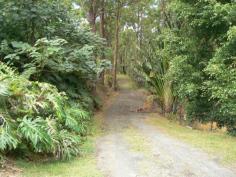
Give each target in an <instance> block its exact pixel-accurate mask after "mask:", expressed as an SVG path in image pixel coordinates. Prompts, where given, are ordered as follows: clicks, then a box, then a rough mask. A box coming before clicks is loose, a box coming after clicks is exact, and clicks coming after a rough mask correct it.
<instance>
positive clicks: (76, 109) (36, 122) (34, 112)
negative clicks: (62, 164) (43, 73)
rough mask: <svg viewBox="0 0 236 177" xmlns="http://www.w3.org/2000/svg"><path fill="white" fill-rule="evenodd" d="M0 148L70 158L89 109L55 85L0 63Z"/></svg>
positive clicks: (87, 118)
mask: <svg viewBox="0 0 236 177" xmlns="http://www.w3.org/2000/svg"><path fill="white" fill-rule="evenodd" d="M0 100H1V101H0V119H1V121H0V122H1V126H0V151H1V153H2V154H4V153H6V152H9V151H11V150H15V151H16V152H17V150H18V149H19V148H21V147H22V146H24V147H25V150H26V151H27V152H32V153H48V154H52V155H54V156H55V157H60V158H70V157H72V156H74V155H77V154H78V153H79V144H80V143H81V137H82V136H83V135H84V134H85V133H86V131H87V122H88V120H89V113H88V112H86V111H84V110H83V108H82V106H80V105H79V104H76V103H73V102H69V101H68V98H67V97H66V94H65V93H63V92H58V90H57V89H56V87H55V86H52V85H50V84H47V83H40V82H33V81H29V80H28V79H26V78H24V77H22V76H20V75H18V74H15V72H14V71H13V70H12V69H11V68H9V67H8V66H6V65H5V64H3V63H0Z"/></svg>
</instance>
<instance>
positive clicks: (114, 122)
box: [97, 79, 236, 177]
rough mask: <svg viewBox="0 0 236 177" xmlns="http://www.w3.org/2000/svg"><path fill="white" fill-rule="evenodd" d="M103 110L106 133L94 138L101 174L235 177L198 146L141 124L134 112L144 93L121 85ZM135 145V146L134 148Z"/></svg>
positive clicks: (109, 176) (141, 115) (142, 117)
mask: <svg viewBox="0 0 236 177" xmlns="http://www.w3.org/2000/svg"><path fill="white" fill-rule="evenodd" d="M127 82H129V81H127V80H125V79H123V80H121V81H120V84H121V89H120V91H119V93H118V96H117V97H116V98H115V100H114V101H113V103H112V105H111V106H110V107H109V108H108V109H107V110H106V112H105V129H106V133H105V135H104V136H103V137H101V138H99V139H98V141H97V158H98V159H97V160H98V167H99V169H101V170H102V172H103V173H104V176H105V177H236V174H235V173H234V172H232V171H230V169H227V168H226V167H223V166H221V165H220V164H218V163H217V161H216V160H214V158H212V157H210V156H209V155H208V154H207V153H204V152H202V151H201V150H199V149H196V148H193V147H192V146H190V145H188V144H186V143H183V142H180V141H179V140H176V139H174V138H172V137H169V136H168V135H166V134H163V133H162V132H161V131H159V130H158V129H157V128H156V127H153V126H151V125H148V124H146V123H145V121H144V120H145V118H146V117H148V113H138V112H136V111H135V110H137V109H138V108H139V107H141V106H142V105H143V101H144V94H143V92H142V91H140V90H134V89H130V88H127V87H126V88H125V87H122V85H125V84H127ZM136 146H137V147H136Z"/></svg>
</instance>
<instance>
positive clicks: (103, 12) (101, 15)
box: [100, 0, 106, 85]
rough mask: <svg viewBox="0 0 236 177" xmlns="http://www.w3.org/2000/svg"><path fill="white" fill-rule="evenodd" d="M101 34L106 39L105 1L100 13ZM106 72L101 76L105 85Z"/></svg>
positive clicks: (103, 56) (103, 0)
mask: <svg viewBox="0 0 236 177" xmlns="http://www.w3.org/2000/svg"><path fill="white" fill-rule="evenodd" d="M100 20H101V21H100V33H101V37H102V38H103V39H105V37H106V36H105V0H102V1H101V12H100ZM102 59H105V54H104V52H103V53H102ZM104 72H105V71H103V72H102V74H101V83H102V84H103V85H104Z"/></svg>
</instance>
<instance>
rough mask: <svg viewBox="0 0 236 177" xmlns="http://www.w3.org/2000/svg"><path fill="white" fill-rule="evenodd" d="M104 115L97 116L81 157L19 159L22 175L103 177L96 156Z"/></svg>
mask: <svg viewBox="0 0 236 177" xmlns="http://www.w3.org/2000/svg"><path fill="white" fill-rule="evenodd" d="M100 116H102V115H99V116H96V119H95V121H94V123H93V125H92V126H91V130H92V131H91V133H90V134H91V135H90V136H88V139H87V140H86V141H85V142H84V144H83V145H82V146H81V157H77V158H75V159H72V160H68V161H48V162H26V161H23V160H18V161H17V162H16V165H17V166H18V167H19V168H21V169H22V171H23V172H22V174H21V177H76V176H78V177H103V175H102V174H101V172H100V171H99V170H98V169H97V165H96V163H97V162H96V158H95V139H96V137H97V136H99V135H100V134H101V133H102V131H101V128H100V126H101V123H102V119H101V117H100Z"/></svg>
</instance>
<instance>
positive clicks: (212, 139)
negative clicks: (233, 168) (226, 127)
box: [146, 115, 236, 165]
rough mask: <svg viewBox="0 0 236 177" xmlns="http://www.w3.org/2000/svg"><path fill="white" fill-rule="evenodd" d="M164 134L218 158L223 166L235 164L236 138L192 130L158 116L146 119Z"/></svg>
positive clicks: (218, 133)
mask: <svg viewBox="0 0 236 177" xmlns="http://www.w3.org/2000/svg"><path fill="white" fill-rule="evenodd" d="M146 122H148V123H149V124H151V125H154V126H157V127H158V128H159V129H160V130H162V131H163V132H164V133H166V134H169V135H170V136H173V137H176V138H178V139H180V140H183V141H185V142H187V143H189V144H192V145H193V146H195V147H198V148H201V149H203V150H205V151H207V152H209V153H210V154H212V155H216V156H217V157H219V158H220V162H222V163H224V164H231V165H232V164H234V165H235V164H236V138H235V137H232V136H229V135H227V134H226V133H223V132H210V131H201V130H192V129H190V128H187V127H184V126H181V125H179V124H178V123H177V122H174V121H169V120H168V119H166V118H163V117H161V116H158V115H153V116H151V117H149V118H148V119H146Z"/></svg>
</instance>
